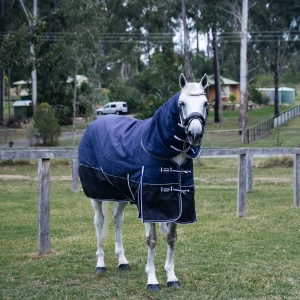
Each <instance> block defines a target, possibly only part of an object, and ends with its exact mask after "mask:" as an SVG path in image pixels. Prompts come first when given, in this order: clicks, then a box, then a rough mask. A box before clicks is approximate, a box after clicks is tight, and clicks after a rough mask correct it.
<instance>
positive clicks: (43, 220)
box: [38, 158, 50, 255]
mask: <svg viewBox="0 0 300 300" xmlns="http://www.w3.org/2000/svg"><path fill="white" fill-rule="evenodd" d="M38 180H39V183H38V184H39V189H38V254H39V255H44V254H49V253H50V197H49V196H50V159H49V158H46V159H45V158H42V159H39V160H38Z"/></svg>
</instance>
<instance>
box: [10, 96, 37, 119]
mask: <svg viewBox="0 0 300 300" xmlns="http://www.w3.org/2000/svg"><path fill="white" fill-rule="evenodd" d="M32 113H33V112H32V105H31V100H18V101H15V103H14V115H15V118H20V119H26V118H29V117H32Z"/></svg>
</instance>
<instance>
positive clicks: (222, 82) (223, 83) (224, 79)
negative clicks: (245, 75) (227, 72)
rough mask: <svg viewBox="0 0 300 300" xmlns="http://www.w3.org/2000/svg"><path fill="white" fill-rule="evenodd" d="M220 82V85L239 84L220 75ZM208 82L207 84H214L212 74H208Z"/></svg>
mask: <svg viewBox="0 0 300 300" xmlns="http://www.w3.org/2000/svg"><path fill="white" fill-rule="evenodd" d="M220 82H221V85H237V84H240V83H239V82H237V81H234V80H231V79H229V78H225V77H222V76H220ZM208 84H209V85H215V79H214V75H209V76H208Z"/></svg>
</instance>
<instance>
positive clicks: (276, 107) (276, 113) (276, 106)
mask: <svg viewBox="0 0 300 300" xmlns="http://www.w3.org/2000/svg"><path fill="white" fill-rule="evenodd" d="M276 43H277V46H276V54H275V60H274V65H275V71H274V87H275V91H274V117H278V116H279V114H280V112H279V95H278V73H279V71H278V69H279V41H278V42H276Z"/></svg>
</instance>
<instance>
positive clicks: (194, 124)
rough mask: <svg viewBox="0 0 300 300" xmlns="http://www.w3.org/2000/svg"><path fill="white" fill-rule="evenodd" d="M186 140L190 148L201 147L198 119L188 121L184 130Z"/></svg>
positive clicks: (201, 134)
mask: <svg viewBox="0 0 300 300" xmlns="http://www.w3.org/2000/svg"><path fill="white" fill-rule="evenodd" d="M186 133H187V138H188V141H189V144H190V145H192V146H199V145H201V141H202V138H203V129H202V123H201V122H200V120H199V119H197V118H195V119H193V120H191V121H190V123H189V125H188V126H187V128H186Z"/></svg>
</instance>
